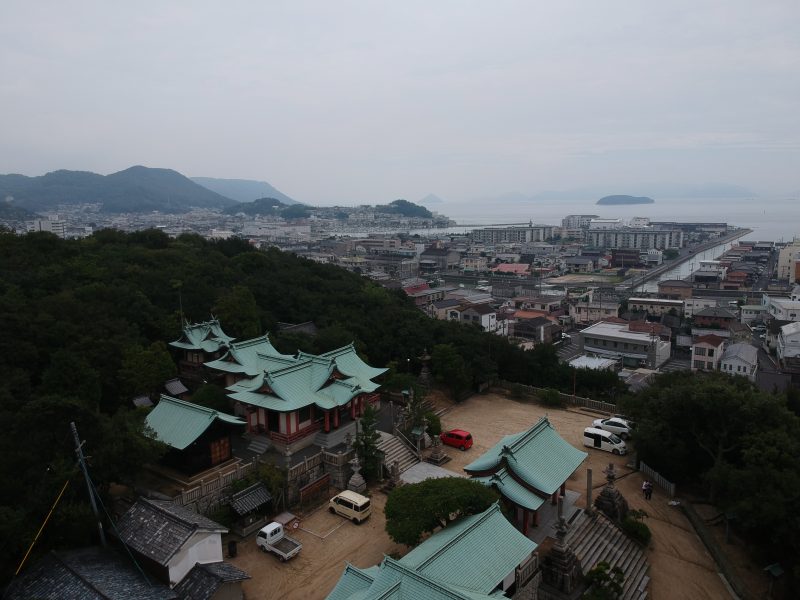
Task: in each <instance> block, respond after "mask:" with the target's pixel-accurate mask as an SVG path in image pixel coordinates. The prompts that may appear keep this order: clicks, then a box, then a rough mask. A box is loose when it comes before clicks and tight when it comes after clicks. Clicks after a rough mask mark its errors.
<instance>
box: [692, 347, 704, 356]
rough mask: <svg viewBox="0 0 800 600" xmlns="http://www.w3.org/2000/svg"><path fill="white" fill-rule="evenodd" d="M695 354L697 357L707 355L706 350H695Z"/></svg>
mask: <svg viewBox="0 0 800 600" xmlns="http://www.w3.org/2000/svg"><path fill="white" fill-rule="evenodd" d="M694 353H695V354H696V355H697V356H705V355H706V349H705V348H695V349H694Z"/></svg>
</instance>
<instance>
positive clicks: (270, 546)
mask: <svg viewBox="0 0 800 600" xmlns="http://www.w3.org/2000/svg"><path fill="white" fill-rule="evenodd" d="M256 546H258V547H259V548H260V549H261V550H262V551H263V552H272V553H273V554H276V555H277V556H278V558H280V559H281V561H282V562H285V561H287V560H289V559H290V558H292V557H293V556H297V555H298V554H299V553H300V550H302V548H303V544H301V543H300V542H298V541H297V540H296V539H294V538H291V537H289V536H288V535H286V532H285V531H284V529H283V525H281V524H280V523H276V522H272V523H270V524H269V525H266V526H264V527H262V528H261V531H259V532H258V534H257V535H256Z"/></svg>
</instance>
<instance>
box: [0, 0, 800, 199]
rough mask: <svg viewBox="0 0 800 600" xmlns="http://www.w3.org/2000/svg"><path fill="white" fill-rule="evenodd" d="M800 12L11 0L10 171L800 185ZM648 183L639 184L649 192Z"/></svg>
mask: <svg viewBox="0 0 800 600" xmlns="http://www.w3.org/2000/svg"><path fill="white" fill-rule="evenodd" d="M798 31H800V1H798V0H786V1H772V0H761V1H757V0H747V1H743V2H739V1H735V0H725V1H720V2H709V1H703V0H692V1H683V0H670V1H668V2H665V1H664V0H658V1H652V2H650V1H644V0H630V1H627V2H617V1H610V0H603V1H601V2H598V1H597V0H590V1H585V2H569V1H561V0H560V1H558V2H543V1H539V2H536V1H534V0H527V1H525V2H506V1H502V0H491V1H490V0H487V1H485V2H467V1H466V0H460V1H453V2H446V1H440V0H425V1H415V0H404V1H402V2H391V3H390V2H380V1H378V2H376V1H374V0H373V1H364V2H346V1H342V0H334V1H331V0H326V1H321V2H305V1H302V0H291V1H286V2H277V1H266V2H265V1H255V0H253V1H251V2H236V1H230V0H229V1H228V2H225V3H222V2H198V1H192V2H170V1H163V0H162V1H159V2H146V1H139V2H114V1H111V2H110V1H108V0H103V1H96V2H90V1H85V2H81V1H69V2H64V1H55V2H49V1H44V0H36V1H32V0H24V1H17V0H2V1H0V173H9V172H17V173H24V174H27V175H38V174H42V173H44V172H46V171H51V170H55V169H59V168H66V169H80V170H90V171H96V172H99V173H110V172H114V171H117V170H120V169H123V168H126V167H128V166H131V165H134V164H144V165H147V166H153V167H170V168H173V169H176V170H178V171H180V172H182V173H184V174H186V175H190V176H200V175H202V176H210V177H231V178H248V179H261V180H266V181H269V182H270V183H272V184H273V185H275V186H276V187H278V188H279V189H280V190H282V191H283V192H285V193H287V194H289V195H290V196H292V197H294V198H296V199H297V200H300V201H303V202H308V203H311V204H331V203H334V202H336V203H344V204H353V203H361V202H365V203H374V202H383V201H388V200H391V199H394V198H398V197H403V198H408V199H410V200H417V199H419V198H421V197H422V196H424V195H426V194H427V193H429V192H433V193H435V194H437V195H439V196H442V197H443V198H446V199H448V200H468V199H470V198H475V197H481V196H489V195H493V194H499V193H503V192H510V191H519V192H524V193H535V192H539V191H542V190H548V189H569V188H575V187H582V186H588V185H608V184H614V185H619V186H620V188H625V189H620V190H619V191H620V192H621V193H626V192H627V193H631V192H637V193H643V192H645V191H646V190H642V189H641V187H636V184H640V183H642V182H656V181H658V182H688V183H697V182H728V183H734V184H739V185H743V186H747V187H750V188H751V189H753V190H755V191H756V192H759V193H762V194H770V193H785V192H794V191H797V190H800V176H798V174H799V173H800V34H799V33H798ZM633 188H636V189H633Z"/></svg>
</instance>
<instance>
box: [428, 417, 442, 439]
mask: <svg viewBox="0 0 800 600" xmlns="http://www.w3.org/2000/svg"><path fill="white" fill-rule="evenodd" d="M425 418H426V419H427V420H428V435H429V436H431V437H434V436H438V435H439V434H440V433H442V421H441V419H440V418H439V416H438V415H437V414H436V413H435V412H432V411H428V412H426V413H425Z"/></svg>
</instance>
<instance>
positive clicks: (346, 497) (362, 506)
mask: <svg viewBox="0 0 800 600" xmlns="http://www.w3.org/2000/svg"><path fill="white" fill-rule="evenodd" d="M328 510H329V511H331V512H332V513H333V514H336V515H340V516H342V517H344V518H345V519H349V520H351V521H352V522H353V523H355V524H356V525H360V524H361V523H362V522H363V521H366V520H367V518H368V517H369V516H370V515H371V514H372V506H371V505H370V501H369V498H367V497H366V496H362V495H361V494H357V493H356V492H351V491H350V490H345V491H343V492H341V493H339V494H336V495H335V496H334V497H333V498H331V499H330V500H329V501H328Z"/></svg>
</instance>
